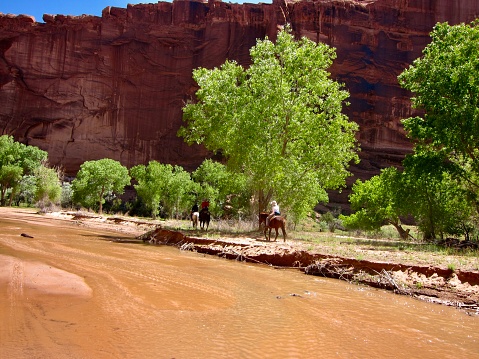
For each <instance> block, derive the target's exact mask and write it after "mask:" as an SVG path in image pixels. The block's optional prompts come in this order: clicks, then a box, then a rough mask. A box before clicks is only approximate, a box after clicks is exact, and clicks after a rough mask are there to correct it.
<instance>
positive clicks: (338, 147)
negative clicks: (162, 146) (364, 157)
mask: <svg viewBox="0 0 479 359" xmlns="http://www.w3.org/2000/svg"><path fill="white" fill-rule="evenodd" d="M250 54H251V59H252V64H251V66H250V67H249V68H247V69H244V68H243V67H242V66H240V65H238V64H237V63H235V62H234V61H226V62H225V63H224V64H223V65H222V66H221V67H220V68H215V69H212V70H208V69H205V68H199V69H197V70H195V71H194V72H193V77H194V79H195V81H196V82H197V83H198V85H199V90H198V91H197V92H196V97H197V100H198V101H197V103H190V104H187V105H186V106H185V107H184V109H183V111H184V116H183V118H184V120H185V122H186V126H185V127H183V128H181V129H180V131H179V135H180V136H183V137H184V138H185V140H186V141H187V142H188V143H203V144H204V145H205V146H206V147H207V148H208V149H210V150H212V151H220V152H221V153H222V154H223V155H224V157H225V158H226V161H227V162H226V164H227V166H228V168H229V169H230V170H232V171H234V172H238V173H243V174H244V175H245V176H246V178H247V179H248V181H249V186H250V188H251V189H252V190H253V191H254V192H256V194H257V198H258V202H259V209H260V210H263V209H265V208H266V206H267V203H268V202H269V200H270V199H271V197H272V196H273V195H274V196H275V199H277V200H278V201H279V202H280V203H281V204H282V206H283V208H289V209H290V210H291V211H294V213H291V214H296V217H297V218H300V217H302V216H304V215H305V213H307V212H308V211H309V210H311V209H312V208H313V207H314V206H315V205H316V204H317V203H318V202H319V201H326V200H327V194H326V192H325V189H335V188H339V187H341V186H343V185H344V184H345V178H346V177H347V176H348V175H349V172H348V170H347V168H348V165H349V163H350V162H351V161H357V160H358V157H357V154H356V150H357V142H356V140H355V133H356V131H357V129H358V126H357V124H356V123H354V122H350V121H348V119H347V117H346V116H345V115H344V114H342V112H341V111H342V107H343V105H344V104H345V100H346V99H347V97H348V96H349V94H348V92H347V91H346V90H344V89H343V88H342V86H341V85H340V84H339V83H337V82H336V81H334V80H332V79H331V78H330V74H329V72H328V71H327V69H328V68H329V67H330V66H331V64H332V61H333V60H334V59H335V57H336V54H335V50H334V49H333V48H330V47H329V46H328V45H326V44H322V43H315V42H313V41H311V40H308V39H307V38H302V39H300V40H299V41H296V40H295V39H294V37H293V35H292V34H291V31H290V30H289V28H288V27H287V28H286V29H284V30H281V31H279V32H278V35H277V39H276V42H275V43H274V42H272V41H270V40H269V39H267V38H266V39H265V40H258V42H257V44H256V46H254V47H253V48H252V49H251V50H250Z"/></svg>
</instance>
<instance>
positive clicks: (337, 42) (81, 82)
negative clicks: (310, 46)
mask: <svg viewBox="0 0 479 359" xmlns="http://www.w3.org/2000/svg"><path fill="white" fill-rule="evenodd" d="M477 16H479V2H478V1H477V0H458V1H450V0H376V1H374V0H363V1H361V0H355V1H354V0H349V1H348V0H311V1H286V2H285V1H283V0H275V1H274V2H273V4H257V5H255V4H231V3H222V2H215V1H209V2H198V1H192V0H186V1H183V0H178V1H174V2H173V3H166V2H159V3H157V4H139V5H128V8H127V9H121V8H106V9H105V10H104V11H103V14H102V17H94V16H81V17H66V16H62V15H57V16H51V15H45V16H44V21H45V23H36V22H34V21H33V19H32V18H30V17H26V16H19V17H12V16H3V15H0V126H1V133H2V134H12V135H14V137H15V138H16V139H17V140H19V141H21V142H24V143H27V144H31V145H35V146H38V147H40V148H42V149H44V150H46V151H48V153H49V159H50V162H51V163H52V164H54V165H57V164H61V165H63V166H64V168H65V169H66V171H67V173H75V171H76V170H77V169H78V168H79V165H80V164H81V163H83V162H84V161H87V160H92V159H99V158H103V157H109V158H113V159H116V160H119V161H121V162H122V163H123V164H124V165H126V166H128V167H130V166H133V165H136V164H139V163H147V162H148V161H149V160H153V159H155V160H158V161H161V162H170V163H175V164H180V165H182V166H184V167H185V168H187V169H190V170H191V169H194V168H195V167H196V166H197V165H198V164H199V163H200V162H201V161H202V160H203V158H204V157H205V156H207V152H206V151H205V150H204V149H203V148H201V147H189V146H187V145H185V144H184V143H183V141H182V139H181V138H178V137H177V136H176V132H177V130H178V128H179V127H180V126H181V116H182V113H181V108H182V106H183V104H184V101H185V100H187V99H189V98H191V97H192V96H193V94H194V92H195V90H196V88H195V83H194V82H193V80H192V78H191V73H192V70H193V69H194V68H197V67H200V66H202V67H210V68H211V67H214V66H219V65H220V64H221V63H222V62H224V60H225V59H226V58H229V59H235V60H237V61H238V62H239V63H241V64H244V65H247V64H248V63H249V48H250V47H251V46H253V45H254V44H255V43H256V38H264V37H265V36H269V37H270V38H272V39H274V38H275V34H276V31H277V28H278V26H280V25H283V24H284V23H285V22H290V23H291V24H292V27H293V29H294V31H295V33H296V34H297V35H298V36H307V37H309V38H311V39H313V40H316V41H323V42H326V43H328V44H330V45H332V46H334V47H335V48H336V49H337V55H338V58H337V60H336V61H335V63H334V65H333V67H332V68H331V72H332V74H333V77H335V78H336V79H338V80H339V81H341V82H344V83H345V85H346V88H347V89H348V90H349V91H350V93H351V98H350V103H351V105H350V106H349V107H348V108H347V109H346V112H347V114H348V115H349V117H350V119H352V120H354V121H356V122H357V123H358V124H359V125H360V133H359V140H360V142H361V147H362V152H361V154H360V155H361V158H362V162H361V164H360V165H359V166H356V167H354V168H353V172H354V173H355V174H356V175H357V176H359V177H363V178H367V177H369V176H371V175H372V174H375V173H377V171H378V169H379V168H382V167H385V166H388V165H390V164H398V163H399V162H400V160H401V159H402V157H403V155H404V153H406V152H407V151H408V150H409V149H410V148H411V145H410V143H409V142H408V140H407V139H406V138H405V136H404V133H403V131H402V128H401V125H400V122H399V121H400V119H401V118H405V117H407V116H408V115H409V114H410V108H409V95H408V94H407V93H406V92H405V91H403V90H401V89H400V88H399V86H398V83H397V79H396V77H397V75H398V74H399V73H401V72H402V71H403V69H404V68H406V67H407V66H408V65H409V64H410V63H411V62H412V61H413V60H414V59H415V58H417V57H419V56H420V55H421V51H422V49H423V48H424V46H425V45H426V44H427V43H428V42H429V36H428V34H429V32H430V31H431V29H432V27H433V26H434V24H435V23H436V22H443V21H448V22H449V23H450V24H457V23H459V22H470V21H471V20H473V19H474V18H476V17H477ZM352 180H353V179H351V181H352Z"/></svg>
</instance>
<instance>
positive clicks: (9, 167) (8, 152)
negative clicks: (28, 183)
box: [0, 135, 48, 206]
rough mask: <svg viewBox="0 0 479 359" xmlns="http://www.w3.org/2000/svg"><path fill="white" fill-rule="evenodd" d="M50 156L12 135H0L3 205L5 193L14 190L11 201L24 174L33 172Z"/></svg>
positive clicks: (0, 182)
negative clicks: (15, 138)
mask: <svg viewBox="0 0 479 359" xmlns="http://www.w3.org/2000/svg"><path fill="white" fill-rule="evenodd" d="M47 157H48V154H47V152H45V151H43V150H41V149H39V148H38V147H35V146H26V145H24V144H22V143H20V142H16V141H14V139H13V137H12V136H8V135H3V136H0V191H1V205H2V206H4V205H5V199H6V198H5V195H6V192H7V190H8V189H11V190H12V194H11V196H10V203H11V201H12V200H13V197H14V195H15V192H16V190H17V188H18V187H19V185H20V181H21V180H22V177H23V176H24V175H29V174H32V173H33V171H34V170H35V169H36V168H38V167H40V166H41V164H42V162H43V161H46V160H47Z"/></svg>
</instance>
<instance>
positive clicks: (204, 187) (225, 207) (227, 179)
mask: <svg viewBox="0 0 479 359" xmlns="http://www.w3.org/2000/svg"><path fill="white" fill-rule="evenodd" d="M192 177H193V180H194V181H195V182H196V183H198V184H199V185H200V186H199V190H198V198H199V199H200V200H201V199H203V198H207V199H208V200H209V201H210V207H209V209H210V212H211V213H213V215H215V216H222V215H232V214H238V213H245V212H246V213H247V212H248V210H249V208H248V206H249V203H250V198H251V193H250V192H249V191H247V189H246V177H245V176H244V175H243V174H242V173H233V172H231V171H228V169H227V167H226V166H225V165H223V164H222V163H219V162H215V161H213V160H210V159H206V160H204V161H203V163H202V164H201V165H200V166H199V167H198V168H197V169H196V170H195V171H194V172H193V173H192Z"/></svg>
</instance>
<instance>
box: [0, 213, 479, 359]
mask: <svg viewBox="0 0 479 359" xmlns="http://www.w3.org/2000/svg"><path fill="white" fill-rule="evenodd" d="M22 232H24V233H28V234H31V235H33V236H34V237H35V238H33V239H32V238H25V237H21V236H20V233H22ZM118 238H121V239H127V237H126V236H125V235H121V234H118V233H113V232H99V231H94V230H88V229H86V228H81V227H78V226H77V227H75V226H72V225H70V224H69V223H64V222H56V221H52V220H51V219H48V220H45V219H42V218H41V217H40V218H38V216H35V215H31V216H23V217H22V218H13V217H9V216H7V215H3V218H1V219H0V323H1V324H0V358H421V359H427V358H434V359H438V358H477V357H478V356H479V335H478V333H479V318H478V317H470V316H468V315H466V314H464V313H463V312H460V311H458V310H455V309H452V308H447V307H444V306H439V305H435V304H428V303H423V302H420V301H417V300H413V299H411V298H407V297H402V296H396V295H393V294H391V293H387V292H383V291H378V290H374V289H369V288H364V287H359V286H355V285H348V284H346V283H343V282H340V281H336V280H329V279H323V278H318V277H311V276H306V275H304V274H301V273H299V272H296V271H289V270H277V269H272V268H268V267H264V266H256V265H248V264H243V263H238V262H233V261H228V260H224V259H219V258H214V257H210V256H204V255H199V254H196V253H191V252H182V251H179V250H177V249H175V248H170V247H163V246H151V245H143V244H134V243H117V242H115V241H114V240H115V239H118Z"/></svg>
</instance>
